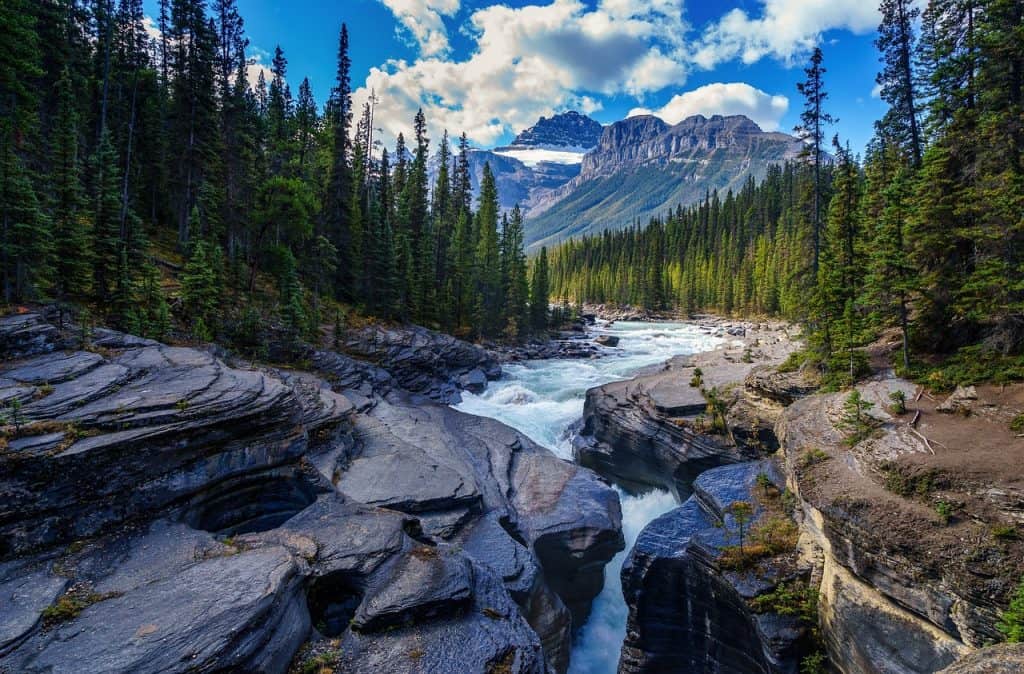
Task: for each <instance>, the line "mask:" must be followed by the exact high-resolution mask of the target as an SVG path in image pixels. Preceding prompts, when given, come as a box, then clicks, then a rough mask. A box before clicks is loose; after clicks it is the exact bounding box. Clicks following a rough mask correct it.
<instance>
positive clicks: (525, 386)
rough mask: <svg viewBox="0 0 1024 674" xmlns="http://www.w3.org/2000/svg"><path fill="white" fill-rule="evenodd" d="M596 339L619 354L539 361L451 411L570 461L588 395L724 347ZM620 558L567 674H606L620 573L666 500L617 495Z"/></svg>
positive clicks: (711, 340) (660, 333)
mask: <svg viewBox="0 0 1024 674" xmlns="http://www.w3.org/2000/svg"><path fill="white" fill-rule="evenodd" d="M598 332H601V333H604V334H609V335H614V336H616V337H618V338H619V345H618V347H617V348H614V349H609V350H608V353H609V355H608V356H607V357H605V358H600V359H596V360H544V361H527V362H524V363H515V364H511V365H507V366H506V367H505V368H504V369H505V374H504V375H503V376H502V378H501V379H500V380H499V381H496V382H492V383H491V384H490V386H488V388H487V390H485V391H484V392H483V393H481V394H479V395H474V394H471V393H464V394H463V401H462V403H460V404H459V405H457V408H458V409H460V410H462V411H463V412H469V413H470V414H476V415H479V416H485V417H491V418H494V419H498V420H499V421H502V422H504V423H506V424H508V425H509V426H512V427H513V428H516V429H518V430H519V431H521V432H523V433H524V434H526V435H527V436H529V437H530V438H531V439H533V440H534V441H535V442H537V443H538V444H541V445H543V446H545V447H547V448H549V449H551V450H552V451H553V452H555V453H556V454H557V455H558V456H560V457H562V458H565V459H571V458H572V444H571V438H570V437H569V429H570V427H571V426H572V425H573V424H574V423H575V422H576V421H578V420H579V419H580V417H581V416H582V414H583V402H584V397H585V395H586V391H587V389H589V388H592V387H594V386H600V385H601V384H606V383H608V382H610V381H616V380H619V379H624V378H627V377H629V376H631V375H632V374H633V373H635V372H636V371H637V370H639V369H641V368H644V367H647V366H650V365H657V364H659V363H662V362H664V361H666V360H668V359H669V358H671V357H672V356H677V355H683V354H692V353H699V352H701V351H708V350H710V349H713V348H715V347H716V346H718V345H719V344H721V343H723V341H724V340H722V339H720V338H717V337H714V336H712V335H710V334H708V332H707V331H706V330H704V329H701V328H699V327H698V326H696V325H694V324H692V323H667V322H666V323H629V322H620V323H615V324H614V325H612V326H610V327H602V328H598ZM620 497H621V499H622V532H623V535H624V537H625V539H626V550H625V551H623V552H621V553H619V554H618V555H616V556H615V558H614V559H612V561H611V562H610V563H609V564H608V567H607V568H606V569H605V586H604V590H603V591H602V592H601V594H600V595H599V596H598V597H597V599H595V600H594V606H593V611H592V613H591V616H590V619H589V620H588V621H587V624H586V625H584V626H583V628H582V629H581V630H579V632H578V633H577V635H576V637H575V643H574V645H573V651H572V661H571V664H570V666H569V672H570V674H612V673H613V672H615V671H616V669H617V667H618V661H619V650H620V649H621V647H622V639H623V637H624V636H625V634H626V615H627V611H626V605H625V602H624V601H623V598H622V587H621V584H620V580H619V571H620V569H621V568H622V563H623V562H624V561H625V559H626V555H627V554H628V551H629V549H630V548H632V546H633V543H634V542H635V541H636V537H637V536H638V535H639V534H640V531H641V530H642V529H643V528H644V526H646V525H647V523H648V522H650V521H651V520H653V519H654V518H656V517H658V516H659V515H661V514H663V513H665V512H668V511H669V510H671V509H672V508H674V507H675V506H676V502H675V500H674V499H673V498H672V497H671V496H670V495H669V494H667V493H664V492H653V493H650V494H647V495H645V496H642V497H632V496H628V495H626V494H624V493H621V492H620Z"/></svg>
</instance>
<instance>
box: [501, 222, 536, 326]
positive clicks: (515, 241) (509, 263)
mask: <svg viewBox="0 0 1024 674" xmlns="http://www.w3.org/2000/svg"><path fill="white" fill-rule="evenodd" d="M501 259H502V261H501V268H502V271H503V274H504V296H505V303H504V310H505V311H504V313H505V317H504V318H505V320H504V324H505V329H504V332H505V335H506V336H507V337H509V338H511V339H516V338H518V337H520V336H521V335H522V334H524V333H525V332H527V331H528V330H529V327H530V315H529V311H528V309H529V307H528V303H529V281H528V279H527V275H526V255H525V253H523V212H522V210H520V208H519V204H516V205H515V206H514V207H513V208H512V215H511V216H510V217H509V218H508V219H507V220H506V221H505V226H504V227H503V228H502V233H501Z"/></svg>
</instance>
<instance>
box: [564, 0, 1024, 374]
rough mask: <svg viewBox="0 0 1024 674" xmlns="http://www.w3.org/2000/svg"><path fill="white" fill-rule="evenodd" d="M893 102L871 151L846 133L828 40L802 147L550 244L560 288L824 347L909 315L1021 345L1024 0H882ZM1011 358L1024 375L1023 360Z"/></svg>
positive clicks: (964, 339) (938, 346) (867, 337)
mask: <svg viewBox="0 0 1024 674" xmlns="http://www.w3.org/2000/svg"><path fill="white" fill-rule="evenodd" d="M881 9H882V15H883V22H882V25H881V26H880V30H879V36H878V38H877V40H876V46H877V47H878V50H879V54H880V61H881V72H880V73H879V74H878V80H877V81H878V85H879V91H880V94H881V96H882V98H883V100H884V101H886V102H887V103H888V112H887V114H886V115H885V116H884V117H883V118H882V119H880V120H878V122H877V123H876V125H875V136H874V139H873V140H872V142H871V145H870V147H869V148H868V149H867V151H866V153H865V155H864V156H863V157H859V156H855V155H854V154H853V152H852V151H851V150H850V149H849V147H848V146H846V145H845V144H844V143H843V140H842V139H841V138H838V137H835V136H833V135H831V131H832V129H831V128H830V127H832V126H833V124H834V120H833V119H832V117H831V116H830V115H829V113H828V108H829V102H828V92H827V78H828V75H827V68H826V65H827V64H826V63H825V58H824V56H823V54H822V52H821V50H816V51H815V52H814V54H813V57H812V59H811V61H810V63H809V64H808V66H807V68H806V79H805V81H804V82H802V83H801V84H800V85H799V93H800V94H801V95H802V97H803V100H804V108H803V114H802V116H801V120H802V123H801V125H800V127H799V128H798V129H797V130H796V131H797V135H798V136H800V137H802V138H803V139H804V141H805V143H806V150H805V152H804V156H803V157H802V158H801V160H800V161H798V162H793V163H790V164H788V165H785V166H778V167H772V168H770V169H769V171H768V175H767V177H766V178H765V180H764V181H763V182H762V183H760V184H755V182H754V181H753V180H751V181H749V182H748V183H747V184H745V185H744V186H743V187H742V189H740V190H738V191H737V192H731V191H730V192H729V193H726V194H720V193H709V194H708V195H707V198H706V199H704V200H703V201H702V202H701V203H698V204H696V205H693V206H691V207H688V208H683V207H680V208H677V209H675V210H674V211H672V212H670V213H668V214H666V215H665V217H663V218H661V219H658V220H656V221H653V222H651V223H649V224H647V225H646V226H640V225H636V226H634V227H633V228H632V229H629V230H626V231H620V232H614V233H613V232H607V233H604V234H602V235H600V236H594V237H590V238H584V239H581V240H577V241H572V242H569V243H566V244H564V245H563V246H561V247H559V248H557V249H556V250H554V251H553V252H552V255H551V260H550V264H551V271H550V274H551V282H552V292H553V294H554V296H555V297H558V298H567V299H568V300H571V301H574V302H602V303H603V302H610V303H618V304H632V305H637V306H643V307H646V308H649V309H669V308H678V309H681V310H683V311H714V312H723V313H727V314H737V315H751V314H754V315H779V316H783V317H787V318H791V319H796V320H799V321H801V322H803V323H804V324H806V325H808V326H809V327H810V328H811V333H812V334H813V335H814V341H815V342H816V347H817V349H816V350H817V351H818V352H819V355H821V356H823V357H825V359H827V360H834V361H835V362H833V366H834V368H835V369H837V370H839V371H845V370H847V369H848V367H849V366H848V364H847V365H844V363H847V361H849V360H850V358H851V357H852V354H853V353H854V350H855V349H857V348H858V347H861V346H863V345H864V344H865V343H867V342H868V341H871V339H873V337H874V336H875V335H877V334H878V333H879V332H880V331H881V330H884V329H887V328H891V329H895V330H898V331H899V333H900V335H901V337H902V339H903V344H904V348H903V349H902V361H903V363H902V364H903V366H904V367H908V366H909V365H910V361H911V357H912V355H913V354H914V352H915V351H917V352H918V353H929V354H930V353H943V352H954V351H956V350H958V349H963V348H964V347H968V348H967V350H966V351H964V352H963V353H962V354H961V355H962V357H964V358H976V357H977V356H978V354H977V353H975V352H973V351H972V350H971V349H970V347H971V346H972V345H976V344H977V343H978V342H979V341H981V340H986V341H987V342H988V345H989V346H993V347H995V349H986V350H985V352H986V353H991V352H992V351H993V350H994V351H996V352H1000V353H1003V354H1006V353H1010V352H1017V353H1019V352H1020V349H1021V347H1022V345H1024V163H1022V162H1024V154H1022V153H1024V98H1022V97H1024V3H1021V2H1019V1H1017V0H933V1H932V2H930V3H928V6H927V8H926V9H925V10H924V11H923V12H921V11H920V10H919V9H918V8H917V6H916V4H915V3H913V2H909V1H907V0H885V2H883V3H882V6H881ZM1013 367H1014V369H1013V370H1012V371H1014V372H1016V376H1022V375H1024V369H1022V368H1021V367H1020V364H1019V363H1015V364H1014V366H1013Z"/></svg>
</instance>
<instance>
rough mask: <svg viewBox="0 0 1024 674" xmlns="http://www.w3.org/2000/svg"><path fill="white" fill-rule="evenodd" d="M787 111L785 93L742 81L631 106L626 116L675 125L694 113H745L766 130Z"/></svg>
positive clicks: (777, 122) (715, 85) (708, 85)
mask: <svg viewBox="0 0 1024 674" xmlns="http://www.w3.org/2000/svg"><path fill="white" fill-rule="evenodd" d="M788 110H789V99H788V98H786V97H785V96H779V95H776V96H773V95H771V94H767V93H765V92H763V91H761V90H760V89H755V88H754V87H752V86H750V85H749V84H746V83H743V82H729V83H722V82H719V83H715V84H707V85H705V86H703V87H700V88H698V89H694V90H693V91H687V92H686V93H682V94H677V95H675V96H673V97H672V99H671V100H670V101H669V102H668V103H666V104H665V105H664V106H662V107H660V108H658V109H656V110H650V109H647V108H634V109H633V110H631V111H630V113H629V116H630V117H635V116H637V115H655V116H656V117H660V118H661V119H663V120H665V121H666V122H668V123H669V124H678V123H679V122H681V121H683V120H684V119H686V118H687V117H691V116H693V115H705V116H710V115H746V116H747V117H749V118H750V119H752V120H754V121H755V122H756V123H757V125H758V126H760V127H761V128H762V129H764V130H765V131H776V130H778V128H779V122H780V121H781V120H782V118H783V117H784V116H785V114H786V112H787V111H788Z"/></svg>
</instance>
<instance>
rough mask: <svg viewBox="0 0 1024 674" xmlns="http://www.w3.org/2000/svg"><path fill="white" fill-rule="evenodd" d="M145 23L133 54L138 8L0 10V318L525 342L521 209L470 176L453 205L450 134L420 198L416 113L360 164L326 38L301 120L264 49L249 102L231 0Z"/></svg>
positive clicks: (353, 116) (457, 185)
mask: <svg viewBox="0 0 1024 674" xmlns="http://www.w3.org/2000/svg"><path fill="white" fill-rule="evenodd" d="M159 7H160V12H159V16H158V20H157V24H158V25H157V28H158V29H159V32H158V34H157V37H152V36H151V35H150V34H148V33H147V32H146V26H145V17H144V14H143V8H142V2H141V0H116V1H115V0H95V1H89V2H83V1H82V0H42V1H38V0H10V1H5V2H4V3H3V4H2V5H0V25H2V26H3V27H4V30H3V31H2V32H0V40H3V45H2V47H0V52H2V53H0V185H2V187H0V190H2V191H0V215H2V223H3V229H2V233H0V237H2V238H0V256H2V258H0V267H2V270H3V272H2V274H3V279H2V283H3V302H4V303H5V304H7V305H12V304H18V303H25V302H34V301H56V302H59V303H61V304H62V305H67V306H72V305H73V306H82V307H86V308H91V310H92V312H93V319H95V320H96V321H101V322H105V323H107V324H110V325H114V326H117V327H119V328H122V329H125V330H128V331H131V332H135V333H139V334H144V335H148V336H152V337H158V338H161V337H165V336H167V335H168V333H169V332H171V331H172V330H177V331H178V334H180V335H182V336H185V337H192V338H196V339H202V340H206V339H213V338H220V339H224V340H229V341H237V342H241V343H252V342H254V341H258V339H259V336H258V334H257V333H258V332H259V331H260V326H261V324H262V323H263V322H264V320H265V319H268V318H270V319H272V320H273V321H274V322H275V324H277V325H279V326H281V327H282V328H283V330H284V331H285V332H286V334H290V335H292V336H293V337H295V338H304V337H310V338H312V337H315V336H316V335H317V334H318V332H319V329H320V326H321V325H325V324H326V325H331V324H334V325H337V324H340V323H341V322H343V321H344V320H345V318H346V316H345V315H346V313H347V312H349V311H350V310H352V309H355V310H356V311H358V312H360V313H361V314H363V315H368V316H374V317H377V318H382V319H394V320H401V321H414V322H417V323H421V324H424V325H428V326H434V327H439V328H441V329H444V330H446V331H449V332H453V333H456V334H460V335H463V336H471V337H481V336H486V337H509V338H517V337H520V336H523V335H526V334H529V333H531V332H533V331H535V330H541V329H543V328H544V327H545V324H546V320H547V302H546V297H547V295H548V291H547V288H546V281H545V277H544V276H543V274H541V275H540V276H538V277H535V278H534V279H532V280H531V279H528V278H527V264H526V257H525V254H524V253H523V246H522V242H523V218H522V216H521V214H520V212H519V211H518V209H517V210H513V211H512V212H510V213H507V214H502V213H501V212H500V210H499V207H498V201H497V200H498V196H497V190H496V187H495V184H494V180H493V176H492V175H491V174H490V172H489V170H485V171H484V175H483V179H482V181H481V189H480V195H479V199H478V200H474V199H473V198H472V197H471V193H470V174H469V163H468V158H467V152H468V142H467V140H466V138H465V136H463V137H462V138H461V139H460V140H458V142H457V143H453V144H452V143H449V140H448V138H447V135H445V137H444V138H442V139H433V140H434V141H435V146H436V147H437V148H438V150H437V151H438V152H439V153H440V161H439V164H440V166H441V169H440V171H439V173H438V175H437V178H436V181H435V182H434V184H428V168H427V162H428V155H429V154H430V152H431V139H429V138H428V137H427V131H426V120H425V119H424V116H423V114H422V112H421V113H420V114H418V115H417V116H416V118H415V119H414V120H410V123H411V127H410V129H411V135H410V136H409V138H408V139H406V138H405V137H403V136H399V137H398V139H397V144H396V147H395V148H394V149H393V150H392V151H390V152H389V151H388V150H387V149H385V148H380V147H379V143H376V142H375V141H374V139H373V129H372V123H371V118H372V110H371V109H370V108H369V107H366V108H364V109H363V110H353V108H352V96H351V73H350V69H351V63H350V58H349V54H348V53H349V39H350V38H349V35H348V32H347V29H346V27H345V26H344V25H342V27H341V32H340V36H339V42H338V52H337V79H336V83H335V86H334V88H333V89H332V91H331V92H330V97H329V101H328V103H327V104H326V106H324V109H323V110H321V109H319V108H318V106H317V104H316V102H315V99H314V96H313V92H312V91H311V87H310V84H309V81H308V79H304V80H302V83H301V84H300V85H299V88H298V91H297V92H296V93H293V92H292V90H291V88H290V86H289V84H288V79H287V78H288V77H289V75H290V74H289V72H288V60H287V56H286V54H285V52H284V51H283V50H282V49H281V48H280V47H278V48H277V50H276V51H275V53H274V57H273V61H272V68H271V70H272V73H273V75H272V77H271V78H270V81H269V82H268V81H266V79H267V78H265V77H264V75H263V74H262V72H261V73H260V76H259V80H258V82H256V83H255V85H254V86H251V84H252V83H250V82H249V81H248V80H247V72H246V71H247V65H248V64H249V60H248V59H247V56H246V48H247V46H248V41H247V39H246V38H245V37H244V22H243V17H242V16H241V15H240V14H239V11H238V7H237V3H236V0H213V1H212V2H209V3H207V2H206V0H161V2H160V5H159ZM325 58H329V56H328V55H325ZM452 145H455V146H456V149H455V156H454V157H453V156H451V155H452ZM474 202H477V203H474ZM531 281H532V283H531ZM531 291H532V297H533V298H542V299H540V300H539V301H532V302H531ZM531 306H532V307H533V308H532V309H531Z"/></svg>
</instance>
